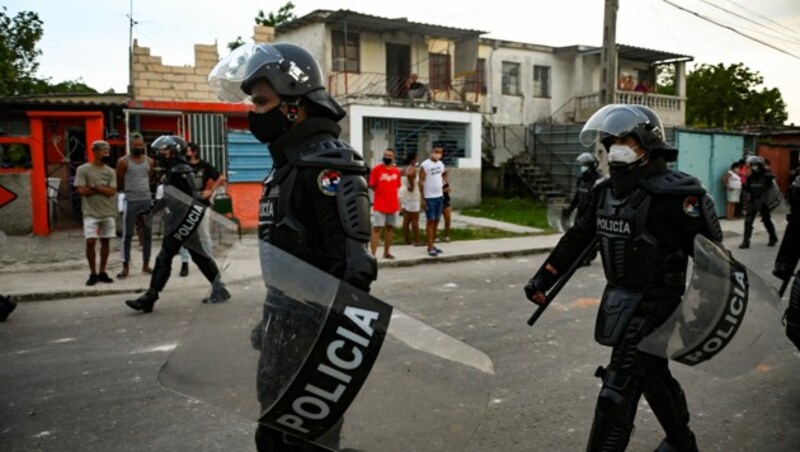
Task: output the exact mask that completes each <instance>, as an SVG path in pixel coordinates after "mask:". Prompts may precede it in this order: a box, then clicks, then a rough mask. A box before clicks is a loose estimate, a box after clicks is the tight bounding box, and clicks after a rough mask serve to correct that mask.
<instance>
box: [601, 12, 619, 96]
mask: <svg viewBox="0 0 800 452" xmlns="http://www.w3.org/2000/svg"><path fill="white" fill-rule="evenodd" d="M605 2H606V6H605V17H604V19H603V48H602V51H601V53H600V68H601V70H600V104H601V106H602V105H608V104H613V103H614V102H615V99H616V94H617V10H619V0H605Z"/></svg>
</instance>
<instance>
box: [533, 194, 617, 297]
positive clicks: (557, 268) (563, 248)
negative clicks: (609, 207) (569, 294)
mask: <svg viewBox="0 0 800 452" xmlns="http://www.w3.org/2000/svg"><path fill="white" fill-rule="evenodd" d="M601 189H602V188H598V187H595V189H594V190H592V192H591V193H590V194H589V208H587V209H586V211H585V212H584V214H583V216H581V217H580V218H578V219H577V221H576V223H575V225H574V226H573V227H572V228H571V229H570V230H569V231H567V232H566V234H564V236H563V237H561V240H559V242H558V245H556V248H555V249H554V250H553V252H552V253H550V255H549V256H548V257H547V259H546V260H545V261H544V263H543V264H542V266H541V267H540V268H539V270H538V271H537V272H536V274H535V275H534V276H533V278H531V279H530V281H528V284H527V285H526V286H525V296H526V297H527V298H528V300H531V301H533V302H535V303H543V302H544V293H545V292H547V291H548V290H549V289H550V288H551V287H553V285H554V284H555V283H556V282H557V281H558V279H559V278H560V277H561V276H560V275H561V274H562V273H564V272H566V271H567V270H568V269H569V268H570V267H571V266H572V264H574V263H575V261H576V260H577V259H578V257H580V255H581V253H582V252H583V251H584V250H585V249H586V247H587V246H589V245H590V244H591V243H592V241H593V240H594V238H595V237H596V236H597V203H598V200H599V193H600V190H601Z"/></svg>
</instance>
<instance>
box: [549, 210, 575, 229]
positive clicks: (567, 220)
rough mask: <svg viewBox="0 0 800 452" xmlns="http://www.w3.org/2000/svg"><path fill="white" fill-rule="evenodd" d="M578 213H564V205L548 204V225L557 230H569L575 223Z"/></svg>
mask: <svg viewBox="0 0 800 452" xmlns="http://www.w3.org/2000/svg"><path fill="white" fill-rule="evenodd" d="M575 217H576V213H575V212H572V213H571V214H570V215H566V214H565V213H564V206H563V205H560V204H548V205H547V225H548V226H550V229H552V230H554V231H556V232H561V233H564V232H567V231H568V230H570V228H572V226H573V225H574V224H575Z"/></svg>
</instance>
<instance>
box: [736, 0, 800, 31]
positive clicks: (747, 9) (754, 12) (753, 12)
mask: <svg viewBox="0 0 800 452" xmlns="http://www.w3.org/2000/svg"><path fill="white" fill-rule="evenodd" d="M728 2H729V3H732V4H734V5H736V6H738V7H739V8H741V9H743V10H745V11H747V12H749V13H751V14H754V15H756V16H758V17H760V18H762V19H764V20H766V21H767V22H770V23H772V24H775V25H777V26H779V27H781V28H783V29H784V30H788V31H790V32H792V33H794V34H797V30H792V29H791V28H789V27H786V26H784V25H781V24H779V23H778V22H775V21H774V20H772V19H770V18H769V17H766V16H764V15H761V14H759V13H758V12H757V11H753V10H751V9H749V8H747V7H746V6H744V5H742V4H739V3H736V2H735V1H733V0H728Z"/></svg>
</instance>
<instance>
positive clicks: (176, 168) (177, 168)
mask: <svg viewBox="0 0 800 452" xmlns="http://www.w3.org/2000/svg"><path fill="white" fill-rule="evenodd" d="M169 172H170V173H172V174H176V175H177V174H186V173H193V172H194V169H192V167H191V166H189V164H188V163H178V164H175V165H172V166H171V167H170V168H169Z"/></svg>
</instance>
